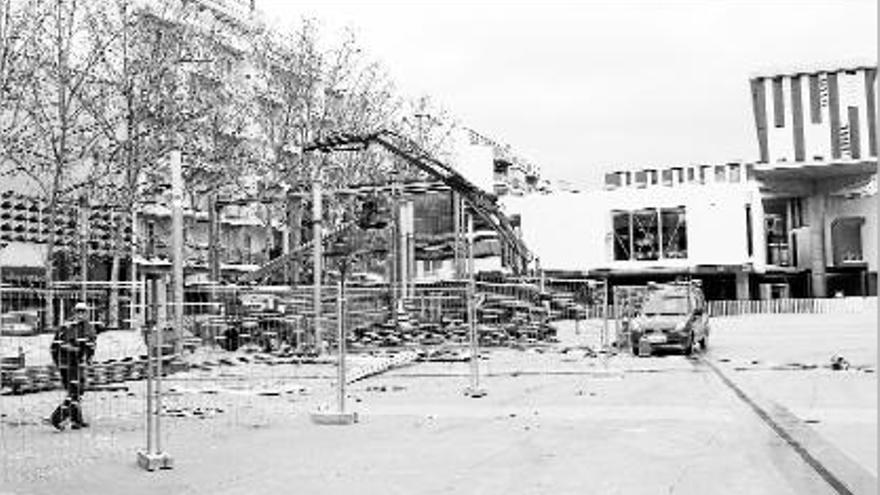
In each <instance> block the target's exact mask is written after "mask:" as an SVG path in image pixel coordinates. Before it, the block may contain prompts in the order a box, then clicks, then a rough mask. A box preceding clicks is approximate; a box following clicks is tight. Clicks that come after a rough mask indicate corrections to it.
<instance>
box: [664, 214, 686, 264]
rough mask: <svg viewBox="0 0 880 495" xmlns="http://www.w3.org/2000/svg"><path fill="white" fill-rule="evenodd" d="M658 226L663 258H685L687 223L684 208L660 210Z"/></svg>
mask: <svg viewBox="0 0 880 495" xmlns="http://www.w3.org/2000/svg"><path fill="white" fill-rule="evenodd" d="M660 225H661V228H662V232H663V257H664V258H674V259H680V258H687V223H686V221H685V214H684V207H683V206H680V207H678V208H663V209H662V210H660Z"/></svg>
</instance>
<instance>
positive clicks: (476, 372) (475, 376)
mask: <svg viewBox="0 0 880 495" xmlns="http://www.w3.org/2000/svg"><path fill="white" fill-rule="evenodd" d="M467 231H468V240H467V241H468V267H467V268H468V327H469V330H470V337H471V389H470V395H471V397H481V396H483V395H485V392H483V391H482V390H480V361H479V360H480V355H479V351H480V349H479V336H478V335H477V321H476V320H477V307H476V291H477V284H476V280H475V279H474V217H473V215H468V217H467Z"/></svg>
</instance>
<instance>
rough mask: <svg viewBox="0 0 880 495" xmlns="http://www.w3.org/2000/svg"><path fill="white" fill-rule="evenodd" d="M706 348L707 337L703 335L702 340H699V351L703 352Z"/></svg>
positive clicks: (707, 344)
mask: <svg viewBox="0 0 880 495" xmlns="http://www.w3.org/2000/svg"><path fill="white" fill-rule="evenodd" d="M707 347H709V336H708V335H703V338H702V339H700V350H701V351H705V350H706V348H707Z"/></svg>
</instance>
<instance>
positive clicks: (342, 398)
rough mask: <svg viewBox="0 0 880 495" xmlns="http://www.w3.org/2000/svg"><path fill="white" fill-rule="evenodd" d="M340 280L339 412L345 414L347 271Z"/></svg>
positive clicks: (337, 308)
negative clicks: (345, 278)
mask: <svg viewBox="0 0 880 495" xmlns="http://www.w3.org/2000/svg"><path fill="white" fill-rule="evenodd" d="M340 272H341V273H340V280H339V283H338V284H337V288H336V327H337V330H338V333H337V340H338V341H337V343H336V349H337V352H338V353H339V356H338V357H337V359H338V363H339V365H338V367H337V368H338V371H339V378H338V380H339V398H338V404H339V412H340V413H344V412H345V281H344V277H345V271H344V270H340Z"/></svg>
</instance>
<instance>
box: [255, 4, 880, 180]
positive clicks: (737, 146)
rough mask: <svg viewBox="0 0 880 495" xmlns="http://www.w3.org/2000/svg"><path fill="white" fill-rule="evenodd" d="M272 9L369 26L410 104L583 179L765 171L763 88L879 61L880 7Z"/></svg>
mask: <svg viewBox="0 0 880 495" xmlns="http://www.w3.org/2000/svg"><path fill="white" fill-rule="evenodd" d="M257 5H258V7H259V8H260V9H261V10H263V11H264V12H265V13H267V14H268V15H269V16H270V17H273V18H275V19H276V20H279V21H281V22H285V21H287V20H289V21H290V22H293V21H294V20H296V19H297V18H299V17H300V16H302V15H310V16H315V17H317V18H319V19H321V20H322V22H323V23H324V24H325V26H326V28H327V29H328V30H331V31H333V30H338V29H340V28H341V27H342V26H350V27H352V28H354V30H355V31H356V33H357V34H358V35H359V39H360V41H361V43H362V44H363V45H364V48H365V49H366V50H367V51H368V52H369V54H370V55H371V56H373V57H375V58H376V59H378V60H380V61H381V62H383V63H384V64H385V65H386V67H387V68H388V70H389V71H390V72H391V75H392V77H393V78H394V80H395V82H396V83H397V85H398V87H399V88H400V89H401V90H402V91H403V92H405V93H406V94H409V95H413V96H416V95H420V94H428V95H431V96H432V97H433V98H434V99H435V100H436V101H438V102H440V103H442V104H443V105H444V106H445V107H447V108H448V109H449V110H450V111H451V112H452V113H454V114H455V115H456V116H458V117H459V118H460V119H461V120H462V121H463V122H464V123H465V124H466V125H468V126H469V127H473V128H474V129H476V130H479V131H481V132H482V133H484V134H486V135H488V136H491V137H493V138H496V139H498V140H499V141H501V142H506V143H509V144H511V145H512V146H513V147H514V149H515V150H518V151H519V152H520V153H521V154H522V155H523V156H525V157H527V158H528V159H530V160H532V161H534V162H536V163H537V164H539V165H540V166H541V167H542V168H543V170H544V175H545V176H548V177H550V178H554V179H560V178H562V179H570V180H575V181H594V180H597V178H598V177H599V174H600V173H601V172H602V171H604V170H607V169H609V168H614V167H637V166H642V165H644V166H651V165H658V166H663V165H675V164H688V163H697V162H708V163H713V162H725V161H729V160H736V159H743V160H754V159H755V158H756V156H757V144H756V138H755V131H754V123H753V117H752V113H751V106H750V105H751V100H750V94H749V85H748V78H749V76H750V75H753V74H754V73H755V72H767V71H768V70H769V71H772V70H774V69H775V68H782V69H785V68H788V67H792V66H794V67H797V66H801V65H804V64H808V65H815V64H831V65H834V66H837V65H842V64H846V63H847V62H849V61H858V62H873V63H876V60H877V2H876V0H826V1H818V0H814V1H809V0H802V1H800V2H795V1H782V0H775V1H774V0H770V1H768V0H764V1H762V0H753V1H747V0H740V1H722V0H704V1H701V2H697V1H687V2H685V1H679V2H671V1H659V0H657V1H647V0H643V1H639V2H636V1H619V0H618V1H610V0H609V1H602V2H597V1H589V2H588V1H583V2H540V3H538V2H487V1H482V2H473V1H472V2H467V1H451V0H447V1H444V2H437V1H433V2H428V1H417V0H409V1H398V2H368V1H363V2H339V1H332V0H326V1H321V2H314V1H313V2H308V1H307V2H301V1H289V0H257ZM838 62H841V63H842V64H841V63H838Z"/></svg>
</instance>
